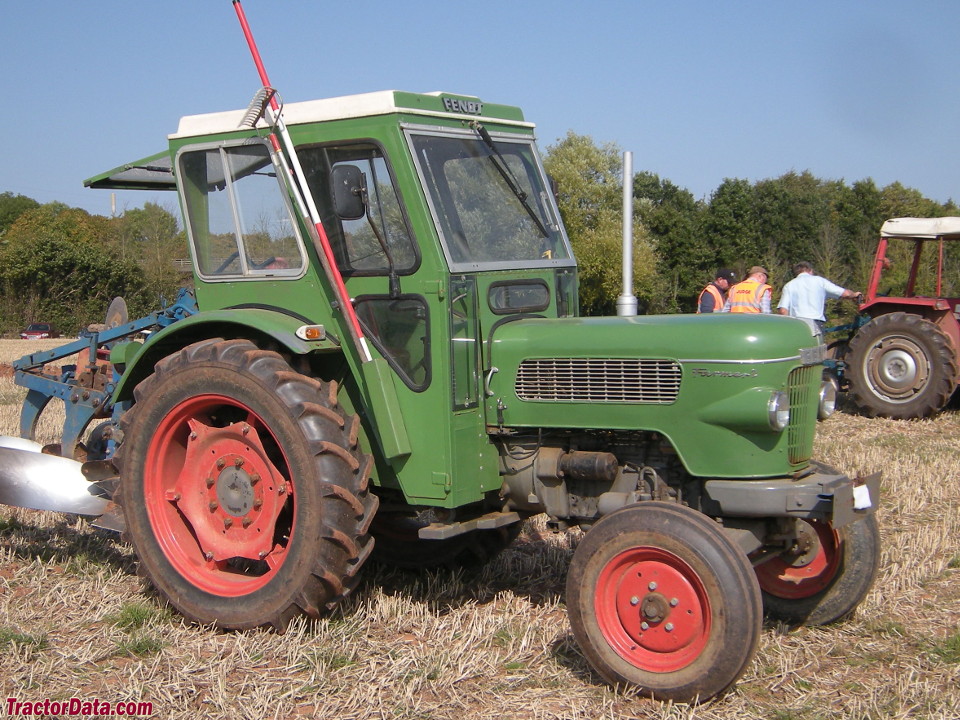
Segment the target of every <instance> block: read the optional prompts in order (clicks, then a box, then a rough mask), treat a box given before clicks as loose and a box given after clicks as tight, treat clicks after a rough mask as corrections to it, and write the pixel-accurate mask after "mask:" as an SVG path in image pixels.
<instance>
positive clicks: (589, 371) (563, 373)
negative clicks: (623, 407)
mask: <svg viewBox="0 0 960 720" xmlns="http://www.w3.org/2000/svg"><path fill="white" fill-rule="evenodd" d="M679 393H680V365H679V364H678V363H676V362H673V361H672V360H638V359H633V358H631V359H622V360H621V359H610V358H586V359H584V358H550V359H546V360H524V361H523V362H522V363H520V369H519V370H518V371H517V396H518V397H520V399H522V400H546V401H557V402H561V401H571V400H575V401H583V402H599V403H603V402H609V403H652V404H659V405H665V404H669V403H672V402H675V401H676V399H677V395H679Z"/></svg>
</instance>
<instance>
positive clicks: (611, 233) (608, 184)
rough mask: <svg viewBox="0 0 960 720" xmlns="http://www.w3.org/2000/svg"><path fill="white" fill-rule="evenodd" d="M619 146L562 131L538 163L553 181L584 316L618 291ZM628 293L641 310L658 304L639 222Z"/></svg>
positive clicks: (652, 260) (609, 306) (610, 307)
mask: <svg viewBox="0 0 960 720" xmlns="http://www.w3.org/2000/svg"><path fill="white" fill-rule="evenodd" d="M621 154H622V153H621V151H620V149H619V148H618V147H617V146H616V145H614V144H607V145H604V146H602V147H598V146H597V145H596V144H595V143H594V142H593V140H592V139H591V138H590V137H589V136H586V135H576V134H574V133H573V132H568V133H567V136H566V137H565V138H564V139H563V140H561V141H560V142H559V143H557V144H556V145H553V146H551V147H549V148H547V153H546V157H545V158H544V165H545V166H546V169H547V172H549V173H550V175H551V177H552V178H553V179H554V180H555V181H556V182H557V185H558V188H559V190H558V201H559V206H560V214H561V216H562V217H563V222H564V225H565V226H566V228H567V232H568V233H569V235H570V240H571V242H572V244H573V249H574V252H575V254H576V257H577V260H578V264H579V276H580V309H581V311H582V312H583V313H584V314H585V315H610V314H614V313H615V312H616V301H617V297H619V295H620V293H621V290H622V286H621V283H622V271H621V267H622V266H621V256H622V247H623V242H622V239H623V187H622V167H623V165H622V160H621ZM633 240H634V243H633V248H634V251H633V270H634V290H633V292H634V294H635V295H636V296H637V301H638V305H639V306H641V307H643V308H644V309H647V310H654V311H659V310H662V309H663V302H662V301H661V299H660V298H661V297H662V293H661V292H658V290H659V287H660V285H661V284H662V283H660V281H659V279H658V277H657V273H656V268H657V257H656V254H655V252H654V249H653V245H652V243H651V242H650V238H649V237H648V235H647V233H646V232H645V230H644V229H643V227H642V226H641V225H639V223H637V222H636V220H635V221H634V228H633Z"/></svg>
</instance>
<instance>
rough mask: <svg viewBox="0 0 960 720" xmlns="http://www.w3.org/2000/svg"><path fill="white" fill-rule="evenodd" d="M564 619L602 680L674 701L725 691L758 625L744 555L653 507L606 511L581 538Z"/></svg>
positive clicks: (709, 529)
mask: <svg viewBox="0 0 960 720" xmlns="http://www.w3.org/2000/svg"><path fill="white" fill-rule="evenodd" d="M567 612H568V613H569V615H570V623H571V626H572V628H573V634H574V637H576V639H577V642H578V643H579V644H580V648H581V649H582V650H583V653H584V655H585V656H586V658H587V660H588V661H589V662H590V664H591V665H592V666H593V667H594V669H596V670H597V672H599V673H600V674H601V675H602V676H603V677H604V678H606V679H607V680H608V681H610V682H611V683H613V684H627V685H633V686H636V687H638V688H639V689H640V690H641V691H642V692H643V693H645V694H647V695H650V696H652V697H655V698H657V699H660V700H674V701H678V702H691V701H695V700H698V699H699V700H701V701H702V700H706V699H708V698H711V697H713V696H715V695H717V694H719V693H721V692H723V691H724V690H726V689H727V688H728V687H730V685H732V684H733V683H734V682H735V681H736V679H737V678H738V677H739V676H740V675H741V674H742V673H743V671H744V669H745V668H746V666H747V664H748V663H749V662H750V660H751V658H752V657H753V654H754V651H755V650H756V646H757V641H758V639H759V637H760V629H761V623H762V606H761V602H760V592H759V588H758V587H757V582H756V578H755V576H754V574H753V570H752V569H751V567H750V564H749V562H748V561H747V558H746V556H745V555H744V554H743V553H742V552H741V551H740V550H739V549H738V548H737V547H736V546H735V545H734V544H733V543H732V542H731V541H730V540H729V539H728V538H727V537H726V535H724V534H723V531H722V530H721V529H720V528H719V527H718V526H717V524H716V523H715V522H714V521H712V520H711V519H710V518H708V517H706V516H705V515H702V514H701V513H699V512H696V511H694V510H692V509H690V508H687V507H683V506H680V505H675V504H672V503H661V502H645V503H641V504H638V505H632V506H630V507H626V508H623V509H621V510H618V511H616V512H613V513H611V514H609V515H607V516H605V517H603V518H601V520H600V521H599V522H598V523H597V524H596V525H595V526H594V527H593V528H592V529H591V530H590V531H589V532H588V533H587V534H586V536H585V537H584V539H583V540H582V541H581V542H580V545H579V546H578V547H577V551H576V552H575V553H574V556H573V560H572V561H571V563H570V572H569V575H568V578H567Z"/></svg>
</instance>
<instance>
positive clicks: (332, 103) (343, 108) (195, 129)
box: [169, 90, 534, 139]
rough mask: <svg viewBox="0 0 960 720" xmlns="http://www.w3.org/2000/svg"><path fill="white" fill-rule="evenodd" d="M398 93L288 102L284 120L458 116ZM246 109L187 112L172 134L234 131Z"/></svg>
mask: <svg viewBox="0 0 960 720" xmlns="http://www.w3.org/2000/svg"><path fill="white" fill-rule="evenodd" d="M397 94H398V92H397V91H396V90H381V91H378V92H370V93H362V94H359V95H345V96H343V97H335V98H324V99H322V100H307V101H306V102H295V103H286V104H284V105H283V122H284V123H285V124H287V125H299V124H302V123H313V122H322V121H324V120H343V119H347V118H358V117H370V116H373V115H387V114H389V113H395V112H407V113H411V112H412V113H416V114H418V115H435V116H442V117H456V113H451V112H443V113H440V112H434V111H430V110H425V109H417V108H412V107H401V106H400V105H398V103H397ZM408 94H412V93H408ZM423 95H425V96H436V97H439V96H441V95H451V97H460V98H462V97H467V96H465V95H453V94H452V93H442V92H430V93H423ZM246 112H247V111H246V109H244V110H228V111H227V112H216V113H206V114H203V115H187V116H185V117H182V118H180V125H179V126H178V128H177V132H176V133H174V134H173V135H170V136H169V137H170V138H171V139H174V138H183V137H196V136H201V135H212V134H214V133H226V132H232V131H234V130H238V129H239V128H240V121H241V120H243V117H244V115H245V114H246ZM463 117H464V118H466V119H469V120H483V119H486V118H484V117H483V116H470V115H464V116H463ZM497 122H500V123H507V124H510V125H518V126H522V127H531V128H532V127H534V125H533V123H530V122H524V121H516V120H513V121H510V120H505V119H502V118H498V119H497ZM266 126H267V125H266V123H265V122H264V121H263V120H262V119H261V120H260V121H259V122H258V123H257V127H266Z"/></svg>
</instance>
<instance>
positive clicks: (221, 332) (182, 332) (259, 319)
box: [112, 308, 341, 403]
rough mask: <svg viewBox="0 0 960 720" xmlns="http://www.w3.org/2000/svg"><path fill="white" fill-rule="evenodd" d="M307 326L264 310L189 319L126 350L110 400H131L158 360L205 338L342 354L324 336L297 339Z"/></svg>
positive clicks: (215, 312)
mask: <svg viewBox="0 0 960 720" xmlns="http://www.w3.org/2000/svg"><path fill="white" fill-rule="evenodd" d="M308 324H309V323H308V322H307V321H306V319H305V318H301V317H294V316H291V315H287V314H286V313H283V312H278V311H274V310H269V309H264V308H244V309H242V310H213V311H210V312H202V313H198V314H196V315H191V316H190V317H188V318H184V319H183V320H180V321H178V322H176V323H173V324H172V325H169V326H167V327H165V328H163V329H162V330H159V331H158V332H155V333H153V334H151V335H150V337H149V338H148V339H147V341H146V342H144V343H143V346H142V347H141V348H140V349H139V350H138V351H136V352H135V353H131V352H130V350H129V347H128V348H126V352H125V353H124V357H123V361H124V362H123V365H122V368H118V369H121V370H122V375H121V377H120V380H119V381H118V383H117V386H116V390H115V391H114V394H113V397H112V400H113V402H114V403H119V402H124V401H127V400H131V399H132V398H133V389H134V388H135V387H136V386H137V384H138V383H140V382H141V381H142V380H143V379H144V378H146V377H147V376H148V375H150V374H151V373H152V372H153V368H154V366H155V365H156V364H157V363H158V362H159V361H160V360H161V359H163V358H164V357H166V356H167V355H170V354H171V353H174V352H177V351H178V350H180V349H182V348H184V347H186V346H187V345H190V344H191V343H194V342H198V341H200V340H205V339H207V338H212V337H222V338H224V339H234V338H246V339H249V340H252V341H253V342H255V343H256V344H257V345H259V346H261V347H266V348H272V349H275V350H277V351H279V352H287V353H290V354H292V355H306V354H307V353H313V352H326V353H340V352H341V350H340V345H339V343H338V342H337V341H336V340H334V339H333V338H330V337H329V336H327V335H326V333H321V338H320V339H318V340H304V339H302V338H301V337H300V336H298V334H297V331H298V330H299V329H300V328H302V327H305V326H307V325H308Z"/></svg>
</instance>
